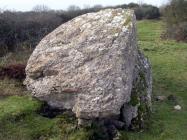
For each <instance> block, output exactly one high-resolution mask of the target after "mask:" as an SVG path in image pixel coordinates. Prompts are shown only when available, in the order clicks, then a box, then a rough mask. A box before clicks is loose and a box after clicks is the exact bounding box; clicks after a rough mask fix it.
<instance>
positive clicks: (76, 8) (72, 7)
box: [68, 5, 80, 11]
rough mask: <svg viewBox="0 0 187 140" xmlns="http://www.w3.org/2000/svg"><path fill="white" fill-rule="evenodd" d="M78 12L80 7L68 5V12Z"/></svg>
mask: <svg viewBox="0 0 187 140" xmlns="http://www.w3.org/2000/svg"><path fill="white" fill-rule="evenodd" d="M78 10H80V7H78V6H76V5H70V6H69V7H68V11H78Z"/></svg>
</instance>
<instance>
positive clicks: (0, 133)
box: [0, 20, 187, 140]
mask: <svg viewBox="0 0 187 140" xmlns="http://www.w3.org/2000/svg"><path fill="white" fill-rule="evenodd" d="M137 26H138V40H139V45H140V47H141V49H142V51H144V53H145V55H146V56H147V57H148V58H149V59H150V61H151V64H152V70H153V95H154V96H156V95H165V96H168V95H174V96H176V97H177V101H176V102H172V101H168V100H166V101H164V102H156V101H154V100H153V113H152V115H151V120H150V126H149V127H148V129H146V130H144V131H143V132H125V131H121V132H120V133H121V137H120V140H187V44H186V43H179V42H175V41H172V40H161V39H160V35H161V33H162V32H163V28H164V24H163V22H162V21H155V20H154V21H150V20H149V21H148V20H143V21H139V22H138V24H137ZM13 58H14V59H13ZM25 58H27V56H26V57H25ZM11 59H12V60H11ZM16 59H18V61H19V62H21V59H20V56H18V57H16V56H15V55H12V56H9V58H7V59H3V58H1V59H0V61H1V62H0V65H6V63H10V62H11V61H16ZM23 62H24V63H25V59H24V61H23ZM10 84H12V86H10ZM0 90H1V91H0V94H2V95H4V94H5V93H7V95H17V94H19V92H25V93H27V92H26V91H25V90H24V89H23V87H21V85H20V84H19V83H17V82H16V81H12V80H8V79H5V80H0ZM3 91H4V92H3ZM15 92H16V93H15ZM20 95H23V93H20ZM175 104H179V105H181V106H182V110H181V111H175V110H174V109H173V107H174V105H175ZM41 105H42V104H41V103H40V102H38V101H36V100H35V99H32V98H31V97H29V96H22V97H19V96H11V97H8V98H5V99H1V100H0V140H33V139H37V140H38V139H39V140H89V138H90V137H91V135H92V134H93V133H97V132H94V130H89V131H87V132H86V130H84V129H81V130H77V129H76V128H75V125H74V123H76V121H75V120H71V119H70V118H67V117H65V116H58V117H56V118H53V119H49V118H45V117H42V116H40V115H39V114H37V110H39V108H40V107H41ZM98 140H99V139H98Z"/></svg>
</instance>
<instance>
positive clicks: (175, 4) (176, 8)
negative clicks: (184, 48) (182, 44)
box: [163, 0, 187, 42]
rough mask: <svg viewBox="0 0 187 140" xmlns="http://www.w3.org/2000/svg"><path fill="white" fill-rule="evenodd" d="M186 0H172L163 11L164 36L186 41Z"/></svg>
mask: <svg viewBox="0 0 187 140" xmlns="http://www.w3.org/2000/svg"><path fill="white" fill-rule="evenodd" d="M186 7H187V1H185V0H172V1H171V3H170V4H169V5H167V6H166V7H165V9H164V11H163V14H164V17H165V21H166V26H167V29H166V37H168V38H173V39H176V40H177V41H181V40H183V41H186V42H187V8H186Z"/></svg>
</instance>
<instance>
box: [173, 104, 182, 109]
mask: <svg viewBox="0 0 187 140" xmlns="http://www.w3.org/2000/svg"><path fill="white" fill-rule="evenodd" d="M174 109H175V110H181V109H182V107H181V106H180V105H176V106H174Z"/></svg>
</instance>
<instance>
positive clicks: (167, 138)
mask: <svg viewBox="0 0 187 140" xmlns="http://www.w3.org/2000/svg"><path fill="white" fill-rule="evenodd" d="M163 28H164V24H163V22H162V21H155V20H153V21H150V20H149V21H148V20H144V21H139V22H138V40H139V42H138V43H139V46H140V47H141V49H142V51H143V52H144V54H145V55H146V56H147V57H148V58H149V59H150V61H151V64H152V70H153V95H154V96H156V95H166V96H168V95H171V94H172V95H175V96H176V97H177V101H178V104H180V105H181V106H182V110H181V111H174V109H173V106H174V105H175V103H172V102H169V101H165V102H153V114H152V117H151V123H150V126H149V129H148V130H145V131H144V132H141V133H133V132H128V133H127V132H122V137H121V139H122V140H123V139H124V140H126V139H128V140H186V139H187V44H186V43H181V42H175V41H173V40H161V39H160V35H161V33H162V32H163ZM125 138H126V139H125Z"/></svg>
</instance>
